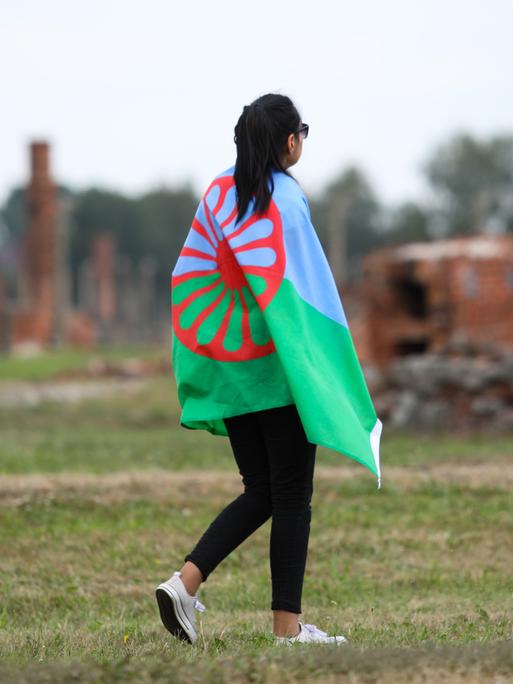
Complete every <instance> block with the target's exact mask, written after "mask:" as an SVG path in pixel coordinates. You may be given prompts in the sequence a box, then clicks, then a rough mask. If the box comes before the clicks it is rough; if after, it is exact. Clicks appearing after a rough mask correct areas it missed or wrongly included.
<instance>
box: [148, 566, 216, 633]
mask: <svg viewBox="0 0 513 684" xmlns="http://www.w3.org/2000/svg"><path fill="white" fill-rule="evenodd" d="M180 575H181V573H180V572H179V571H178V570H177V571H176V572H174V573H173V575H172V576H171V577H170V578H169V579H168V580H167V581H166V582H162V584H159V586H158V587H157V588H156V589H155V595H156V597H157V603H158V606H159V611H160V618H161V620H162V622H163V623H164V627H165V628H166V629H167V630H169V631H170V632H171V634H173V635H174V636H176V637H178V638H179V639H182V640H183V641H188V642H190V643H191V644H193V643H194V642H195V641H196V639H197V634H196V614H195V612H194V610H199V611H200V612H202V613H203V612H204V611H205V610H206V608H205V606H204V605H203V604H202V603H201V601H199V600H198V598H197V597H196V596H191V595H190V594H189V592H188V591H187V589H186V588H185V585H184V583H183V581H182V578H181V577H180Z"/></svg>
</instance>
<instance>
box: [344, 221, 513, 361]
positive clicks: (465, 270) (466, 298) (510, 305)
mask: <svg viewBox="0 0 513 684" xmlns="http://www.w3.org/2000/svg"><path fill="white" fill-rule="evenodd" d="M363 274H364V275H363V283H362V285H361V286H360V289H359V292H358V293H357V294H356V295H355V296H352V297H351V296H350V297H349V301H350V307H351V308H350V310H349V311H348V319H349V323H350V326H351V331H352V335H353V340H354V342H355V347H356V349H357V351H358V354H359V356H360V358H361V359H362V361H363V362H366V363H369V364H375V365H376V366H378V367H380V368H384V367H385V366H387V365H388V364H389V363H390V362H391V361H393V360H394V359H397V358H400V357H403V356H407V355H409V354H415V353H417V354H418V353H423V352H436V351H437V350H438V349H440V348H442V347H443V346H444V345H445V344H446V343H448V342H450V341H451V340H453V339H462V340H469V341H475V342H479V343H483V342H485V343H486V342H490V343H493V344H496V345H500V346H501V347H504V348H509V349H510V350H512V351H513V235H486V234H484V235H478V236H469V237H457V238H452V239H446V240H437V241H435V242H419V243H410V244H406V245H402V246H399V247H387V248H383V249H379V250H376V251H375V252H373V253H372V254H369V255H368V256H367V257H366V258H365V259H364V264H363Z"/></svg>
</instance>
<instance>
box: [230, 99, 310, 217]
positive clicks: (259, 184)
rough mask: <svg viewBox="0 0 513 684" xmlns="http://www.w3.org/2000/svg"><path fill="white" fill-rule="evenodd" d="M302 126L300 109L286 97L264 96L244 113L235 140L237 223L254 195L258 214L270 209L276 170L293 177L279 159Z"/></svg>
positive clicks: (240, 118) (236, 127) (237, 126)
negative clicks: (291, 136)
mask: <svg viewBox="0 0 513 684" xmlns="http://www.w3.org/2000/svg"><path fill="white" fill-rule="evenodd" d="M300 123H301V117H300V116H299V113H298V111H297V109H296V108H295V106H294V104H293V103H292V100H291V99H290V98H288V97H286V96H285V95H275V94H273V93H270V94H268V95H262V97H259V98H258V99H256V100H255V101H254V102H252V103H251V104H250V105H249V106H248V105H246V106H245V107H244V109H243V110H242V114H241V115H240V117H239V120H238V122H237V125H236V126H235V137H234V140H235V144H236V145H237V160H236V162H235V172H234V179H235V186H236V190H237V205H238V213H237V221H240V219H241V218H242V217H243V216H244V214H245V213H246V211H247V208H248V206H249V204H250V202H251V200H252V199H253V196H254V198H255V210H256V212H257V213H258V214H262V213H264V212H265V211H266V210H267V208H268V207H269V203H270V201H271V196H272V193H273V191H274V182H273V178H272V171H273V170H278V171H283V173H286V174H287V175H288V176H290V173H288V172H287V171H286V170H285V169H284V168H283V166H282V164H281V161H280V159H281V156H282V154H283V152H284V150H285V145H286V143H287V138H288V136H289V135H290V134H291V133H295V132H296V131H297V130H298V128H299V125H300Z"/></svg>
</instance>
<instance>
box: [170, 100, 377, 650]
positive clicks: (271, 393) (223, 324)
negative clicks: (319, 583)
mask: <svg viewBox="0 0 513 684" xmlns="http://www.w3.org/2000/svg"><path fill="white" fill-rule="evenodd" d="M308 131H309V127H308V125H307V124H305V123H303V122H302V121H301V117H300V115H299V113H298V111H297V109H296V107H295V106H294V104H293V102H292V101H291V100H290V99H289V98H288V97H286V96H283V95H277V94H268V95H263V96H262V97H259V98H258V99H256V100H255V101H254V102H252V103H251V105H249V106H246V107H244V109H243V112H242V114H241V116H240V118H239V120H238V122H237V125H236V127H235V138H234V140H235V143H236V146H237V158H236V163H235V165H234V166H232V167H230V168H229V169H227V170H226V171H224V172H223V173H221V174H219V175H218V176H216V178H214V180H213V181H212V183H211V184H210V186H209V188H208V189H207V191H206V192H205V194H204V197H203V198H202V200H201V202H200V204H199V206H198V210H197V212H196V215H195V217H194V220H193V223H192V226H191V229H190V231H189V234H188V236H187V239H186V241H185V244H184V246H183V249H182V251H181V253H180V256H179V259H178V261H177V263H176V265H175V267H174V269H173V273H172V322H173V349H172V356H173V371H174V374H175V377H176V380H177V388H178V397H179V400H180V404H181V406H182V416H181V421H180V422H181V424H182V425H183V426H184V427H187V428H191V429H206V430H208V431H209V432H211V433H212V434H215V435H225V436H228V438H229V441H230V445H231V448H232V451H233V455H234V458H235V461H236V464H237V467H238V470H239V473H240V474H241V476H242V483H243V485H244V491H243V492H242V493H241V494H240V495H239V496H238V497H237V498H236V499H234V500H233V501H232V502H231V503H230V504H228V505H227V506H226V508H225V509H224V510H223V511H221V513H220V514H219V515H218V516H217V517H216V518H215V520H213V521H212V523H211V524H210V526H209V527H208V528H207V530H206V531H205V532H204V534H203V535H202V537H201V538H200V539H199V541H198V542H197V544H196V545H195V547H194V548H193V549H192V550H191V551H190V552H189V553H188V554H187V555H186V556H185V557H184V565H183V566H182V567H181V568H180V570H176V571H175V572H174V573H173V575H172V576H171V578H170V579H169V580H167V581H166V582H163V583H162V584H160V585H159V586H158V587H157V589H156V596H157V602H158V606H159V610H160V616H161V619H162V622H163V624H164V626H165V627H166V628H167V629H168V630H169V631H170V632H171V633H172V634H173V635H175V636H176V637H178V638H180V639H183V640H185V641H188V642H191V643H194V642H195V641H196V638H197V635H196V628H195V617H196V614H195V611H197V610H199V611H204V610H205V606H204V605H203V604H202V603H201V602H200V601H199V599H198V597H197V592H198V590H199V588H200V585H201V583H202V582H205V581H206V580H207V578H208V577H209V575H210V574H211V573H212V572H213V571H214V570H215V568H216V567H217V566H218V565H219V564H220V563H221V562H222V560H223V559H224V558H226V557H227V556H228V555H229V554H230V553H231V552H232V551H233V550H234V549H236V548H237V547H238V546H239V545H240V544H241V543H242V542H243V541H244V540H245V539H247V538H248V537H249V536H250V535H251V534H252V533H253V532H254V531H255V530H257V529H258V528H259V527H260V526H261V525H262V524H263V523H265V522H266V521H267V520H268V519H269V518H272V523H271V538H270V547H269V548H270V570H271V583H272V600H271V610H272V611H273V634H274V636H275V640H276V643H277V644H289V643H294V642H306V643H336V644H342V643H345V642H346V639H345V637H344V636H342V635H335V636H329V635H328V634H327V633H326V632H324V631H322V630H321V629H319V628H317V626H316V625H312V624H307V623H304V622H302V621H300V620H299V616H300V615H301V613H302V605H301V598H302V589H303V580H304V574H305V568H306V560H307V554H308V541H309V535H310V522H311V499H312V494H313V477H314V468H315V457H316V448H317V445H318V444H322V445H324V446H327V447H329V448H332V449H334V450H337V451H339V452H340V453H343V454H345V455H347V456H349V457H351V458H354V459H355V460H357V461H359V462H361V463H362V464H364V465H366V466H367V467H368V468H369V469H370V470H371V471H372V472H373V473H374V474H375V475H376V476H377V477H378V478H380V469H379V439H380V434H381V422H380V421H379V419H377V417H376V414H375V412H374V408H373V406H372V401H371V399H370V396H369V394H368V391H367V387H366V384H365V380H364V378H363V375H362V373H361V369H360V366H359V363H358V359H357V357H356V353H355V350H354V346H353V345H352V341H351V337H350V334H349V330H348V327H347V321H346V319H345V315H344V312H343V308H342V304H341V301H340V298H339V295H338V292H337V289H336V286H335V283H334V281H333V276H332V274H331V271H330V269H329V266H328V263H327V260H326V257H325V255H324V252H323V251H322V247H321V245H320V242H319V240H318V237H317V235H316V233H315V230H314V228H313V226H312V224H311V220H310V211H309V207H308V202H307V200H306V197H305V196H304V194H303V192H302V190H301V188H300V186H299V184H298V183H297V181H296V180H295V179H294V178H293V177H292V175H291V174H290V172H289V171H288V169H289V168H290V167H291V166H293V165H294V164H296V163H297V161H298V160H299V158H300V156H301V152H302V146H303V141H304V140H305V139H306V137H307V136H308Z"/></svg>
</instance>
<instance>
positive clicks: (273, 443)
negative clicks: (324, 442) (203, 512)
mask: <svg viewBox="0 0 513 684" xmlns="http://www.w3.org/2000/svg"><path fill="white" fill-rule="evenodd" d="M225 423H226V427H227V430H228V436H229V439H230V444H231V447H232V450H233V454H234V456H235V460H236V462H237V465H238V467H239V472H240V474H241V475H242V482H243V484H244V492H243V493H242V494H240V496H238V497H237V498H236V499H234V500H233V501H232V502H231V503H230V504H228V506H226V508H224V509H223V510H222V511H221V513H220V514H219V515H218V516H217V517H216V518H215V519H214V520H213V521H212V523H211V524H210V526H209V527H208V528H207V530H206V531H205V532H204V534H203V536H202V537H201V539H200V540H199V541H198V543H197V544H196V546H195V547H194V549H193V550H192V551H191V553H189V554H187V556H185V559H184V560H185V561H188V560H189V561H192V562H193V563H194V564H195V565H196V566H197V567H198V568H199V569H200V571H201V574H202V575H203V580H202V581H203V582H204V581H206V579H207V577H208V576H209V574H210V573H211V572H212V571H213V570H214V569H215V568H216V567H217V565H219V563H220V562H221V561H222V560H223V559H224V558H226V556H228V554H230V553H231V552H232V551H233V550H234V549H236V548H237V547H238V546H239V544H241V543H242V542H243V541H244V540H245V539H246V538H247V537H249V535H250V534H252V533H253V532H254V531H255V530H256V529H258V528H259V527H260V526H261V525H262V524H263V523H265V522H266V521H267V520H268V519H269V518H270V517H271V516H272V525H271V538H270V545H269V551H270V566H271V581H272V602H271V610H287V611H290V612H292V613H301V612H302V611H301V594H302V590H303V579H304V574H305V567H306V559H307V554H308V539H309V536H310V520H311V516H312V511H311V505H310V502H311V499H312V494H313V475H314V466H315V453H316V449H317V446H316V445H315V444H312V443H311V442H309V441H308V440H307V438H306V434H305V431H304V429H303V425H302V423H301V419H300V417H299V414H298V411H297V408H296V405H295V404H289V405H288V406H280V407H279V408H272V409H265V410H263V411H255V412H252V413H245V414H243V415H239V416H233V417H231V418H225Z"/></svg>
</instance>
